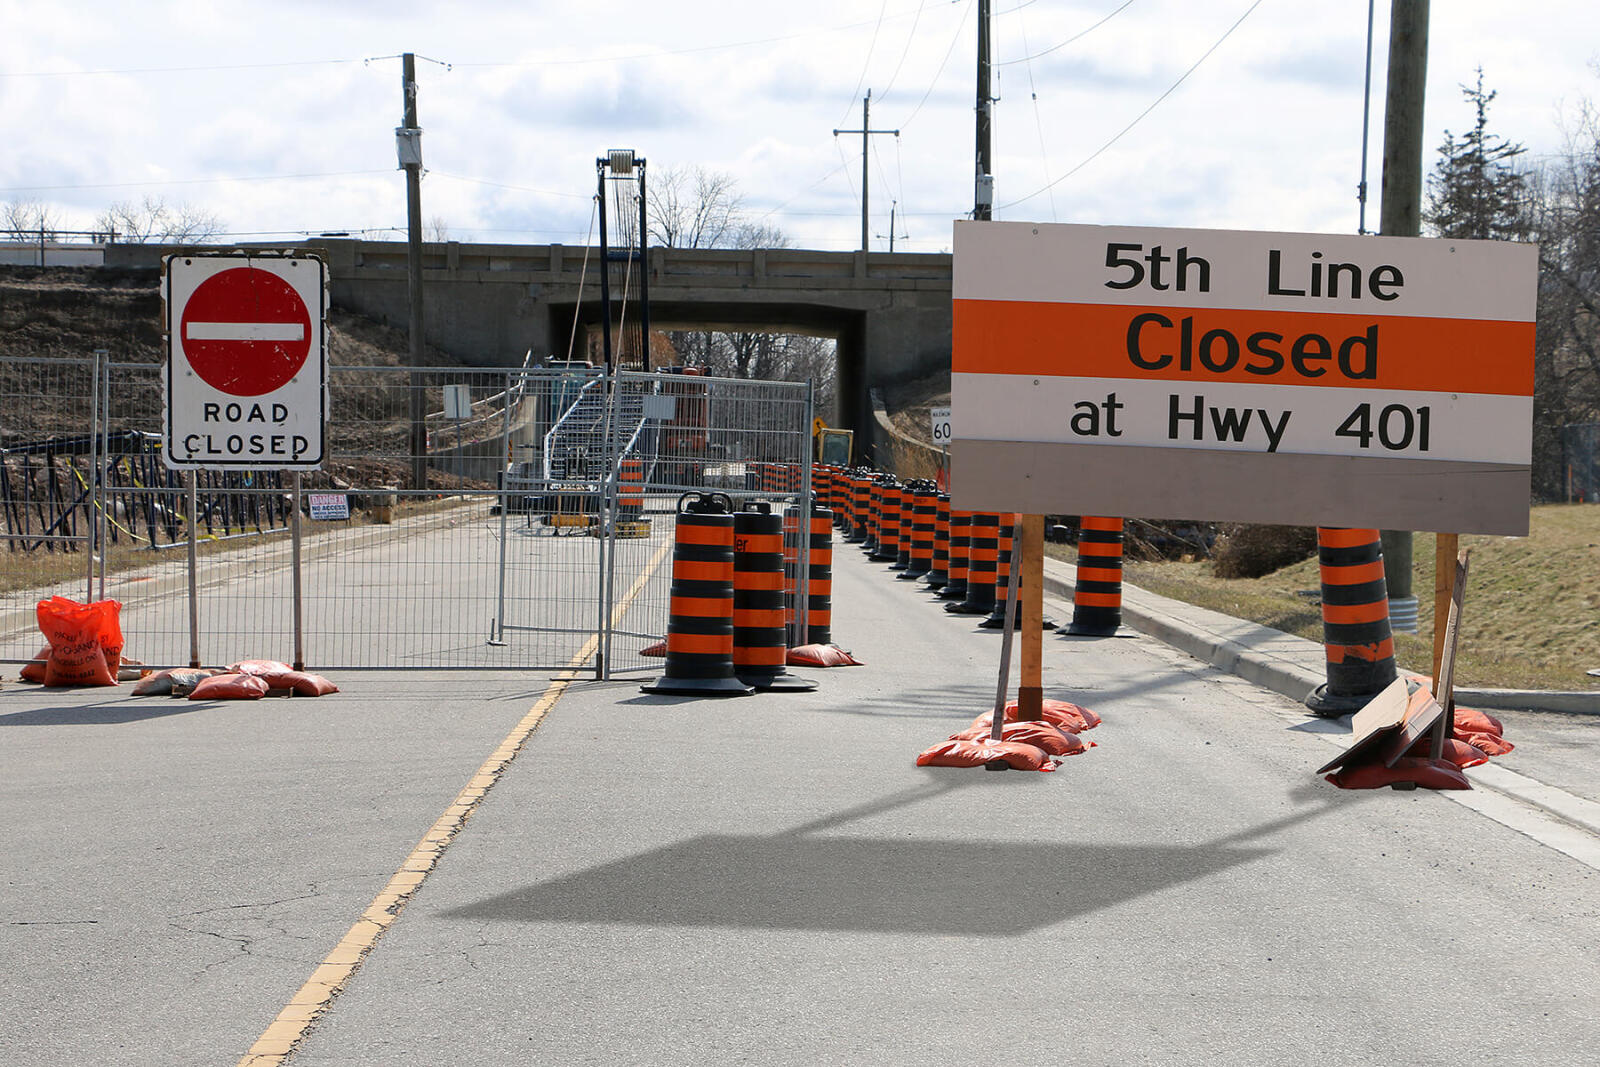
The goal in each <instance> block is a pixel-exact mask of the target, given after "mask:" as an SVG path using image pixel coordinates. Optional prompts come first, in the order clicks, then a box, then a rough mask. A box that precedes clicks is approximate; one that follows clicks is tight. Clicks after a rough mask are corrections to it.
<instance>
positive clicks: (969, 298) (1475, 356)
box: [951, 222, 1538, 534]
mask: <svg viewBox="0 0 1600 1067" xmlns="http://www.w3.org/2000/svg"><path fill="white" fill-rule="evenodd" d="M954 247H955V287H954V295H955V306H954V332H953V361H952V371H953V375H952V382H951V408H952V427H953V431H954V432H953V438H954V440H953V442H952V444H951V467H952V488H951V503H952V505H953V506H956V507H959V508H962V509H963V510H1002V511H1021V512H1032V513H1044V512H1064V513H1069V514H1088V515H1112V516H1138V517H1144V518H1188V519H1213V520H1224V521H1237V522H1259V523H1291V524H1298V525H1324V526H1358V527H1383V528H1392V529H1417V530H1441V531H1451V532H1458V533H1500V534H1526V533H1527V530H1528V488H1529V466H1530V459H1531V432H1532V431H1531V427H1532V412H1533V336H1534V312H1535V301H1536V283H1537V271H1538V248H1537V246H1535V245H1529V244H1510V243H1503V242H1488V241H1447V240H1435V239H1423V238H1396V237H1355V236H1337V235H1321V234H1286V233H1254V232H1241V231H1219V230H1178V229H1152V228H1140V227H1117V226H1069V225H1044V224H1033V223H999V222H958V223H956V227H955V245H954Z"/></svg>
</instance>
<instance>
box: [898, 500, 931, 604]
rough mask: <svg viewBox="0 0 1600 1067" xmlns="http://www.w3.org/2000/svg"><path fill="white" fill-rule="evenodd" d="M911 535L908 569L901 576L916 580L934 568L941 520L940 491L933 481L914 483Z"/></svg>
mask: <svg viewBox="0 0 1600 1067" xmlns="http://www.w3.org/2000/svg"><path fill="white" fill-rule="evenodd" d="M913 485H914V488H913V489H912V493H911V537H910V541H909V548H908V551H909V556H908V557H907V560H906V569H905V571H904V572H903V573H901V574H900V577H901V578H904V579H906V580H908V581H915V580H916V579H918V578H921V577H922V576H923V575H924V574H927V573H928V572H929V571H931V570H933V538H934V531H935V529H936V528H937V526H938V520H939V491H938V489H937V488H935V486H934V484H933V483H932V482H927V481H919V482H915V483H913Z"/></svg>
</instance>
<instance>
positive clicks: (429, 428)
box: [0, 358, 811, 677]
mask: <svg viewBox="0 0 1600 1067" xmlns="http://www.w3.org/2000/svg"><path fill="white" fill-rule="evenodd" d="M161 372H162V367H161V366H160V365H157V364H130V363H118V362H113V361H109V360H106V359H103V358H97V359H94V360H58V361H27V362H22V361H0V397H3V398H4V399H5V401H6V403H5V405H4V409H3V410H4V411H5V412H7V413H8V414H6V415H4V416H0V460H3V462H0V472H3V474H4V481H0V546H3V547H0V661H6V662H17V661H19V660H25V659H28V658H31V657H32V656H33V655H34V654H35V652H36V650H37V647H38V644H39V643H40V640H41V639H40V636H39V634H38V631H37V626H36V623H35V621H34V618H33V615H34V612H33V608H34V605H35V604H36V603H37V601H38V600H40V599H42V598H44V597H48V596H50V595H54V594H60V595H64V596H70V597H73V598H74V599H86V598H89V599H98V598H103V597H111V598H114V599H117V600H119V601H121V602H122V603H123V612H122V622H123V630H124V634H125V636H126V638H127V652H128V654H129V655H130V656H133V657H135V658H137V659H139V660H142V661H143V662H145V663H147V664H152V665H156V664H159V665H176V664H184V663H189V662H191V661H196V660H197V661H199V662H202V663H205V664H207V665H217V664H225V663H227V662H230V661H232V660H236V659H242V658H248V657H270V658H275V659H284V660H297V659H301V658H303V660H304V662H306V663H307V664H308V665H310V666H314V667H316V668H318V669H345V670H349V669H365V668H390V669H392V668H408V667H410V668H433V669H518V670H565V669H572V670H575V671H578V672H581V673H590V672H592V673H593V675H595V676H597V677H605V676H610V675H612V674H614V673H620V672H628V671H638V670H647V669H656V668H657V667H658V666H659V660H654V659H651V658H649V657H645V656H643V655H641V653H642V652H643V651H644V649H645V648H646V647H647V646H649V645H650V644H654V643H657V642H659V641H660V640H661V638H662V636H663V634H664V629H665V625H666V617H667V603H668V583H669V580H670V554H671V547H672V542H673V535H674V532H675V531H674V523H673V515H674V514H675V513H676V508H677V504H678V500H679V497H680V496H681V495H682V494H684V493H688V492H699V491H719V492H724V493H727V494H729V495H730V497H732V498H733V499H734V500H735V501H736V502H741V501H743V500H745V499H748V498H750V497H754V496H763V497H766V498H770V499H773V500H775V501H777V502H779V503H780V504H785V503H803V502H806V499H805V494H803V492H802V487H803V486H806V485H809V455H810V448H809V441H810V424H811V402H810V390H809V387H808V386H806V385H797V384H794V383H782V382H748V381H736V380H728V379H714V378H704V377H699V376H697V375H693V374H668V373H659V374H642V373H636V372H622V373H618V374H615V375H611V376H608V375H606V374H605V373H604V372H603V371H601V370H598V369H591V368H560V369H545V368H529V367H524V368H518V369H504V368H498V369H482V368H476V369H462V368H423V369H415V368H409V367H400V368H397V367H335V368H332V369H331V371H330V381H329V411H330V412H331V419H330V423H329V426H328V430H327V432H328V448H327V457H328V458H327V461H326V462H325V464H324V466H323V469H322V470H320V471H317V472H312V473H307V474H304V475H302V476H298V477H297V476H296V475H294V474H292V473H283V472H278V471H230V472H211V471H200V472H194V473H193V474H192V475H191V474H189V473H188V472H183V473H180V472H175V471H171V470H169V469H167V468H166V467H165V465H164V464H163V463H162V462H161V458H160V452H159V444H160V438H159V433H158V431H159V429H160V427H161V423H162V415H163V403H164V400H163V397H162V391H161ZM448 386H457V387H462V386H464V387H465V388H466V391H467V394H468V396H469V398H470V406H469V407H468V408H466V409H465V410H462V409H455V410H453V412H452V414H453V415H455V416H457V417H453V418H448V419H447V418H446V417H445V414H444V412H445V410H446V405H445V403H444V394H445V390H446V387H448ZM419 391H420V393H421V394H422V395H421V400H422V405H421V406H422V410H423V411H425V412H426V425H425V427H424V431H425V436H424V438H423V439H424V440H425V441H426V449H425V452H424V454H423V455H421V456H415V455H413V454H412V448H411V441H412V440H413V439H414V436H413V432H412V429H413V428H412V423H411V412H412V397H413V395H414V394H416V393H417V392H419ZM457 395H459V391H457ZM452 408H454V405H452ZM11 413H16V414H11ZM778 468H781V469H783V470H784V471H792V472H793V473H792V474H788V475H786V477H785V480H784V481H783V482H782V484H781V485H778V484H777V483H776V482H774V481H772V480H770V479H769V480H768V482H767V483H765V488H764V484H763V482H762V481H761V480H760V478H761V475H763V474H764V473H766V472H768V471H770V470H772V469H778ZM418 471H421V472H422V473H423V474H424V475H425V481H424V482H422V483H417V482H416V481H415V476H416V474H417V472H418ZM297 517H298V521H296V520H297ZM296 527H298V536H297V535H296ZM191 535H192V536H191ZM801 573H802V574H804V573H805V570H804V568H803V567H802V568H801ZM296 576H298V578H299V582H298V585H299V589H298V592H299V596H298V598H297V597H296V595H295V594H296V581H295V578H296ZM798 600H799V603H800V604H801V605H802V607H803V605H804V596H803V595H802V596H801V597H799V598H798ZM297 603H298V604H299V616H298V619H297V617H296V612H295V606H296V604H297Z"/></svg>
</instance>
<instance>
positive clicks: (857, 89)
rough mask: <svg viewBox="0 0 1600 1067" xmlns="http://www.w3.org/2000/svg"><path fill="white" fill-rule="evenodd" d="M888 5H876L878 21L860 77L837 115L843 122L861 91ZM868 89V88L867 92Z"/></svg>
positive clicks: (874, 26)
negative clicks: (839, 114) (841, 112)
mask: <svg viewBox="0 0 1600 1067" xmlns="http://www.w3.org/2000/svg"><path fill="white" fill-rule="evenodd" d="M888 7H889V0H883V3H881V4H879V5H878V21H877V23H876V24H874V25H873V27H872V43H871V44H869V45H867V58H866V59H863V60H862V61H861V77H859V78H857V79H856V87H855V89H854V90H852V91H851V93H850V102H849V103H847V104H845V107H844V114H843V115H841V116H839V121H840V122H844V121H845V120H846V119H848V118H849V117H850V112H851V110H853V109H854V108H855V102H856V97H857V95H858V94H859V93H860V92H861V86H862V85H864V84H865V83H866V80H867V68H868V67H870V66H872V53H873V51H874V50H876V49H877V47H878V31H879V30H880V29H882V28H883V13H884V12H885V11H886V10H888ZM870 91H871V90H868V92H870Z"/></svg>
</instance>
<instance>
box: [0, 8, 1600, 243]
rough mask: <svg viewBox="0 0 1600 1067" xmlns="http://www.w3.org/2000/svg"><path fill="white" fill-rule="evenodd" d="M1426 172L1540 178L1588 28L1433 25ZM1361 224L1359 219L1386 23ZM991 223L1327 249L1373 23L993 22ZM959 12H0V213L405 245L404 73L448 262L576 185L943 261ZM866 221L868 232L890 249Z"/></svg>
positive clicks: (1444, 16) (1217, 19)
mask: <svg viewBox="0 0 1600 1067" xmlns="http://www.w3.org/2000/svg"><path fill="white" fill-rule="evenodd" d="M1431 6H1432V13H1431V23H1430V42H1429V44H1430V47H1429V57H1428V88H1427V98H1426V108H1427V110H1426V133H1425V136H1424V150H1425V160H1424V163H1425V166H1428V167H1431V166H1432V164H1433V161H1434V159H1435V158H1436V149H1437V147H1438V145H1439V144H1440V142H1441V141H1442V140H1443V138H1444V136H1445V131H1446V130H1447V129H1449V130H1452V131H1455V132H1456V133H1460V132H1462V131H1463V130H1465V129H1468V128H1470V126H1471V123H1472V118H1473V116H1472V112H1471V110H1470V108H1469V106H1468V105H1467V104H1466V102H1465V101H1464V100H1463V99H1462V96H1461V92H1460V86H1461V85H1462V84H1463V83H1469V82H1472V81H1473V80H1474V79H1475V77H1476V75H1475V70H1476V68H1478V67H1479V66H1481V67H1482V68H1483V71H1484V79H1485V84H1486V86H1487V87H1488V88H1491V89H1494V90H1495V91H1497V92H1498V94H1499V96H1498V98H1497V99H1496V100H1495V101H1494V103H1493V105H1492V108H1491V112H1490V121H1491V128H1492V129H1493V130H1495V131H1497V132H1499V133H1500V134H1501V135H1503V136H1505V137H1506V138H1508V139H1509V140H1512V141H1518V142H1521V143H1522V144H1524V145H1525V146H1526V147H1527V148H1528V155H1527V157H1526V158H1527V159H1528V160H1530V161H1533V162H1538V161H1541V160H1545V159H1550V158H1552V157H1554V156H1556V155H1558V154H1559V153H1560V152H1561V151H1562V150H1563V146H1564V143H1565V142H1564V133H1563V130H1564V128H1570V127H1571V125H1572V123H1573V121H1574V118H1575V117H1576V115H1577V114H1578V109H1579V108H1580V107H1581V106H1582V105H1583V104H1584V102H1585V101H1597V102H1600V4H1597V3H1595V0H1530V2H1529V3H1527V4H1524V5H1510V4H1507V3H1505V2H1504V0H1493V2H1490V0H1434V3H1433V4H1432V5H1431ZM1376 8H1377V10H1376V20H1375V23H1376V24H1375V28H1374V40H1373V76H1372V104H1371V119H1370V132H1369V136H1368V141H1367V143H1368V146H1369V148H1368V155H1369V160H1368V171H1367V174H1368V182H1369V188H1370V189H1371V197H1370V200H1369V204H1368V208H1367V214H1366V218H1367V223H1368V228H1369V229H1375V228H1376V226H1377V219H1378V198H1379V193H1378V190H1379V188H1380V178H1381V161H1382V137H1383V100H1384V73H1385V67H1386V64H1387V48H1388V15H1389V11H1388V9H1389V2H1388V0H1378V2H1377V5H1376ZM993 10H994V14H993V19H992V26H993V30H992V41H993V46H992V47H993V61H994V64H995V82H994V95H996V96H997V97H998V98H999V99H998V102H997V103H996V104H995V105H994V109H995V110H994V120H993V126H994V168H993V169H994V176H995V205H996V208H995V212H994V217H995V218H998V219H1008V220H1017V221H1032V222H1082V223H1098V224H1127V225H1153V226H1188V227H1202V228H1223V229H1250V230H1269V231H1301V232H1317V233H1352V232H1355V231H1356V229H1357V226H1358V219H1359V215H1358V211H1359V208H1358V202H1357V196H1356V192H1357V187H1358V184H1359V182H1360V180H1361V158H1362V150H1361V149H1362V111H1363V108H1362V96H1363V80H1364V66H1365V60H1366V36H1367V11H1368V4H1367V3H1366V2H1365V0H993ZM976 17H977V4H976V0H853V2H844V0H809V2H806V3H800V4H794V3H787V2H785V3H772V2H770V0H729V2H725V0H670V2H664V0H652V2H644V0H612V2H609V3H607V2H604V0H597V2H592V3H571V2H568V3H560V4H557V3H552V2H546V0H518V2H515V3H510V2H507V3H500V2H492V0H478V2H471V0H463V2H459V3H448V4H447V3H439V2H437V0H435V2H430V3H413V2H408V0H381V2H380V0H315V2H309V3H306V2H301V0H273V2H271V3H266V2H260V3H237V2H199V0H119V2H116V3H101V2H88V0H81V2H80V0H48V2H47V0H0V27H3V30H4V33H3V39H4V42H5V45H4V48H3V49H0V144H3V145H4V150H3V151H0V202H4V201H13V202H15V201H19V200H20V201H39V202H42V203H44V204H47V205H49V206H50V208H51V209H52V211H53V212H54V214H55V216H56V218H57V220H58V225H60V226H62V227H63V228H69V229H89V228H91V227H92V225H93V222H94V219H95V217H96V216H97V215H98V214H99V213H100V212H101V211H102V210H104V209H105V208H106V207H107V206H108V205H110V204H112V203H114V202H117V201H135V202H138V201H142V200H144V199H145V198H146V197H155V198H161V199H164V200H165V202H166V203H167V204H168V205H179V204H187V205H190V206H192V207H194V208H197V209H199V210H203V211H207V212H210V213H211V214H213V215H215V216H216V217H217V218H218V219H220V220H221V222H222V223H223V225H224V229H225V231H226V232H227V234H229V235H231V236H234V237H236V238H237V239H239V240H241V241H242V240H258V239H275V238H277V237H279V236H283V237H286V238H289V237H294V236H297V235H301V234H307V233H310V234H317V233H324V232H349V233H352V234H356V235H365V236H368V237H370V238H372V239H377V240H403V239H404V227H405V221H406V200H405V181H404V175H403V174H402V173H401V172H400V171H398V170H397V169H396V157H395V143H394V128H395V127H396V126H398V125H400V123H401V115H402V110H401V109H402V97H401V84H400V83H401V78H400V70H401V60H400V58H399V55H400V53H403V52H408V51H409V52H413V53H415V54H416V55H417V57H418V58H417V73H418V114H419V119H420V124H421V126H422V128H423V130H424V133H423V137H422V151H423V161H424V165H425V167H426V176H425V178H424V180H423V183H422V209H423V215H424V218H425V219H427V220H429V221H430V222H431V223H433V224H434V225H435V226H436V227H438V228H442V229H443V231H445V232H446V233H447V234H448V237H449V238H450V239H454V240H460V241H475V242H489V243H507V244H545V243H551V242H561V243H565V244H583V243H585V242H586V241H592V240H595V239H596V238H595V237H593V236H591V235H592V234H593V233H594V230H593V226H594V213H593V194H594V190H595V180H596V179H595V159H596V157H597V156H600V155H603V154H604V153H605V152H606V151H607V150H608V149H613V148H631V149H633V150H634V151H635V152H637V153H638V154H639V155H641V156H643V157H645V158H646V160H647V171H646V173H647V174H648V175H650V176H651V178H652V179H657V178H660V177H662V176H663V175H665V174H666V173H667V172H669V171H671V170H674V169H680V170H687V169H690V168H695V167H701V168H704V169H706V170H707V171H711V172H716V173H722V174H726V175H727V176H729V177H730V178H731V179H732V181H733V183H734V187H735V188H736V190H737V192H738V194H739V196H740V197H741V200H742V205H741V206H742V208H743V211H744V213H745V215H746V217H747V218H748V219H750V220H751V221H756V222H759V223H760V224H762V225H765V226H771V227H776V228H778V229H780V230H781V231H783V233H784V234H785V235H786V237H787V240H788V243H789V244H790V245H792V246H794V247H799V248H813V249H828V250H840V251H845V250H851V249H855V248H857V247H859V245H860V233H861V192H862V190H861V185H862V176H861V167H862V159H861V154H862V137H861V135H860V134H859V132H857V133H855V134H853V135H851V134H844V135H838V136H836V135H835V132H834V131H835V130H856V131H859V130H860V128H861V123H862V98H863V97H864V96H866V95H867V93H868V92H869V91H870V92H871V119H870V124H871V128H872V129H874V130H886V131H898V134H897V135H893V134H887V133H886V134H881V135H873V136H871V137H870V138H869V140H870V152H869V160H868V166H869V170H868V183H867V184H868V206H869V227H868V228H869V231H870V234H871V242H870V243H871V247H872V249H873V250H874V251H886V250H888V248H889V246H890V236H891V234H893V238H894V248H895V249H896V250H897V251H923V252H938V251H947V250H948V249H949V247H950V243H951V222H952V220H953V219H956V218H960V217H963V216H965V215H968V214H969V213H970V212H971V210H972V202H973V170H974V162H973V160H974V136H975V135H974V104H975V94H976ZM891 210H892V211H893V216H892V218H893V224H892V226H891Z"/></svg>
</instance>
